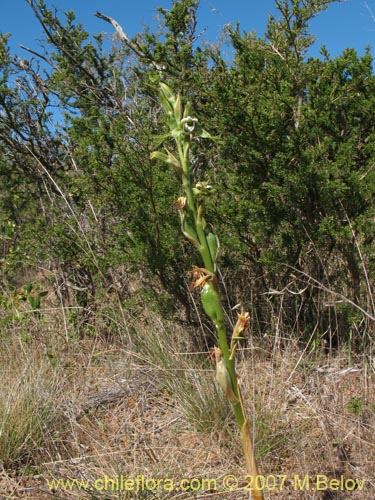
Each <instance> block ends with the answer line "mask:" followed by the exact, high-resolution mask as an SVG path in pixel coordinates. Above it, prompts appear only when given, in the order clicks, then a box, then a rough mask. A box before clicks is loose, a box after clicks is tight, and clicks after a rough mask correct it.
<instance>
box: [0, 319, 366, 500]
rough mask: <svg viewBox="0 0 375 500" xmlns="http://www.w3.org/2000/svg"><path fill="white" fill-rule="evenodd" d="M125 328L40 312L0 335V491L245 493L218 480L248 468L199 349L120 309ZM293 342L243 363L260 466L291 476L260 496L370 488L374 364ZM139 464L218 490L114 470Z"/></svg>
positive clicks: (37, 495)
mask: <svg viewBox="0 0 375 500" xmlns="http://www.w3.org/2000/svg"><path fill="white" fill-rule="evenodd" d="M48 325H49V326H48ZM127 327H129V329H130V330H131V331H132V332H133V333H132V344H131V346H129V347H128V348H127V347H126V345H125V343H124V342H123V341H121V342H118V344H116V342H112V341H111V343H108V342H106V341H105V340H103V339H102V338H98V337H93V338H90V339H84V340H79V339H75V340H70V341H69V342H64V341H63V339H64V336H63V335H62V334H61V332H58V331H56V332H55V333H54V334H53V335H51V328H50V323H49V322H48V321H46V320H45V321H44V323H43V322H41V323H40V324H39V330H38V332H37V333H38V334H37V335H34V338H35V337H37V340H35V341H28V342H24V341H23V340H22V339H21V337H22V335H20V336H16V335H12V336H10V337H3V338H2V339H1V340H0V343H1V348H0V352H1V358H2V359H1V369H0V370H1V376H2V386H1V390H0V401H1V407H0V428H1V430H2V434H1V436H0V454H1V455H0V464H1V468H0V498H1V499H10V498H25V499H36V500H46V499H52V498H54V499H56V498H58V499H64V500H71V499H72V500H73V499H75V500H78V499H80V500H86V499H87V500H96V499H103V500H104V499H105V500H112V499H113V500H114V499H127V500H129V499H136V498H137V499H143V498H144V499H179V500H185V499H192V498H209V499H211V498H216V499H226V500H227V499H232V498H233V499H240V500H241V499H242V498H243V499H245V498H248V492H246V491H236V492H234V493H228V492H225V491H224V490H223V489H222V488H221V486H220V485H221V480H222V479H223V478H224V477H225V476H226V475H228V474H233V475H234V476H236V477H238V478H242V477H243V474H244V467H243V464H242V458H241V456H242V455H241V449H240V444H239V443H240V441H239V436H238V434H237V432H238V431H237V429H236V427H235V426H234V425H233V421H232V417H231V413H230V408H229V407H228V405H227V402H226V401H225V399H224V398H223V397H222V396H221V394H220V392H218V391H217V388H216V386H215V381H214V376H213V372H212V367H211V366H210V364H209V361H208V359H207V358H208V356H207V354H205V355H203V354H197V353H193V352H191V349H190V348H189V343H188V341H187V335H186V333H185V332H184V331H183V330H181V329H179V328H178V327H176V325H168V326H165V325H162V324H161V322H157V321H155V320H153V321H152V323H151V322H150V321H148V319H147V318H143V321H142V322H140V321H137V320H136V319H135V318H134V319H133V323H132V320H131V318H130V319H129V318H128V323H127ZM47 339H48V340H47ZM271 340H272V339H271ZM271 343H272V342H271ZM51 353H52V354H53V355H51ZM301 354H302V353H301V351H300V348H299V347H298V345H297V344H296V343H292V342H289V344H287V346H286V348H285V349H284V351H283V352H278V351H275V350H273V349H272V346H271V348H269V347H268V348H266V347H265V346H264V345H260V344H259V345H256V346H255V347H252V348H251V349H248V350H245V351H244V352H243V356H242V360H241V361H240V363H239V370H240V378H241V386H242V391H243V394H244V395H245V404H246V406H247V407H248V410H249V415H251V416H252V417H253V421H252V429H253V432H254V437H255V443H256V451H257V455H258V461H259V468H260V470H261V473H262V474H264V475H265V476H266V477H267V476H268V477H271V476H272V475H280V474H285V475H286V476H287V480H286V482H285V484H284V488H283V491H280V489H279V488H278V487H276V488H275V489H274V491H268V492H267V491H266V493H265V497H266V498H267V499H274V498H277V499H293V500H301V499H306V500H307V499H308V500H329V499H337V500H347V499H349V498H350V499H352V498H353V499H361V500H370V499H371V500H372V499H373V498H374V493H375V489H374V481H375V477H374V476H375V473H374V470H375V467H374V465H375V464H374V444H375V438H374V433H373V429H374V425H375V405H374V402H375V385H374V371H373V367H372V366H371V365H370V364H368V363H367V359H366V358H365V357H363V358H359V359H357V360H355V361H353V360H352V364H351V365H350V366H348V359H347V356H346V355H345V353H340V352H338V353H336V355H335V356H334V357H327V356H326V355H324V354H323V353H319V352H316V351H315V352H314V353H312V354H308V353H304V354H303V355H301ZM348 368H351V370H347V369H348ZM141 475H143V476H144V477H145V478H154V479H157V478H170V479H172V478H173V479H174V480H175V481H179V480H181V479H182V478H190V479H191V478H201V479H202V478H210V479H216V480H217V485H218V490H217V491H214V490H213V489H211V490H209V491H193V490H194V488H193V489H192V490H190V491H188V492H182V491H179V492H176V491H161V490H160V489H159V490H157V489H155V490H154V491H138V492H134V491H132V492H130V491H120V486H121V485H120V483H117V484H116V483H115V482H111V481H110V480H111V479H112V480H116V478H117V479H118V480H119V478H120V477H121V476H123V477H128V478H134V479H136V478H137V476H139V477H140V476H141ZM296 475H299V476H300V478H301V479H302V478H303V477H305V476H306V475H309V476H310V481H311V482H310V486H311V488H312V487H314V481H315V478H316V476H317V475H325V476H327V477H328V478H329V479H334V478H338V479H340V477H341V476H343V477H344V478H353V479H358V480H365V481H366V485H365V488H364V490H363V491H359V490H358V489H357V490H355V491H353V492H351V491H340V490H339V491H328V490H327V491H324V490H323V491H315V490H312V489H310V491H306V490H305V491H296V490H295V488H294V485H293V481H294V478H295V476H296ZM106 478H107V479H106ZM52 479H55V480H58V479H63V480H66V479H72V480H73V479H75V480H82V481H92V483H90V484H91V487H92V484H93V482H94V481H95V480H98V479H99V480H102V481H105V480H107V489H106V490H105V489H103V488H102V489H101V490H100V488H96V489H91V490H89V489H86V490H84V489H81V490H79V488H78V487H77V485H75V486H74V487H73V488H72V489H71V491H69V490H65V491H63V490H62V489H61V488H60V489H58V491H55V492H53V491H51V490H49V488H48V483H47V480H49V481H51V480H52ZM98 484H99V486H103V485H104V483H103V482H102V483H100V482H99V483H98ZM98 484H97V485H98ZM240 484H242V485H244V484H246V483H244V482H242V483H241V482H240ZM270 484H271V483H270ZM81 486H84V483H82V484H81Z"/></svg>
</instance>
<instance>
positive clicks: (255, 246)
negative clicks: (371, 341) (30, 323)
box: [0, 0, 375, 341]
mask: <svg viewBox="0 0 375 500" xmlns="http://www.w3.org/2000/svg"><path fill="white" fill-rule="evenodd" d="M27 2H28V3H29V5H30V8H31V9H32V11H33V13H34V15H35V16H36V17H37V18H38V20H39V21H40V23H41V25H42V27H43V30H44V33H45V42H44V43H43V46H42V50H41V51H40V53H37V52H33V53H30V55H29V59H21V58H19V57H17V58H15V59H14V60H12V59H11V57H10V55H9V51H8V48H7V37H6V36H4V35H3V36H2V37H1V41H0V109H1V112H0V132H1V136H2V140H1V142H0V152H1V159H0V177H1V180H2V184H1V185H2V188H1V191H0V208H1V219H0V225H1V227H2V228H3V231H2V233H1V245H2V254H1V259H2V260H1V266H2V267H1V272H2V276H3V281H4V283H6V284H7V283H8V285H9V286H10V285H14V284H16V282H17V280H18V279H19V277H20V274H21V273H20V271H21V268H22V267H24V268H28V269H30V268H34V269H35V270H36V269H38V268H40V267H44V268H46V267H48V268H49V269H51V270H52V271H53V272H54V273H55V276H57V283H58V287H59V291H60V292H61V294H62V297H63V299H64V300H65V302H66V303H67V304H72V305H74V304H78V305H79V306H80V307H82V308H83V310H85V311H86V314H89V315H90V314H91V315H92V314H94V313H95V304H96V301H97V300H98V297H99V296H102V293H104V294H105V293H106V291H107V290H109V289H116V290H117V293H118V295H119V297H120V300H121V301H124V300H126V299H128V298H129V297H130V296H131V294H132V292H131V290H130V289H129V287H128V283H129V276H134V275H136V276H137V277H140V280H141V288H142V287H143V288H145V289H147V301H150V300H152V301H154V303H155V304H157V303H158V302H159V303H160V307H163V308H164V306H165V304H166V303H168V304H170V303H171V302H170V301H168V299H172V302H174V304H175V311H174V312H173V311H171V310H170V309H169V310H168V312H169V313H170V314H176V313H178V314H180V311H182V312H184V316H185V318H187V319H188V320H189V321H193V320H194V317H195V313H194V310H195V309H194V307H192V306H193V303H192V301H191V297H190V293H189V290H188V287H187V286H186V284H185V283H184V280H181V276H183V275H184V273H185V272H186V270H187V269H189V268H190V267H191V262H190V259H191V257H190V256H189V255H188V253H187V252H185V246H184V243H183V242H182V241H181V239H180V235H179V221H178V215H177V211H176V209H175V206H174V200H175V199H176V198H177V197H178V195H179V189H180V187H179V183H178V179H177V176H175V175H173V173H171V171H170V169H169V168H168V166H165V165H164V164H163V162H162V161H158V162H151V160H150V152H151V151H153V150H155V149H157V147H158V146H159V144H160V143H161V142H162V141H163V140H164V139H165V133H166V129H165V125H164V123H163V120H162V118H161V110H160V107H159V104H158V102H157V89H158V85H159V82H160V80H162V81H166V82H167V83H168V85H169V86H170V87H171V88H172V89H173V91H174V92H176V93H177V92H180V93H181V94H182V95H183V96H184V97H186V99H189V100H191V101H192V103H193V113H194V115H195V116H199V118H200V122H202V126H203V128H204V129H206V130H208V131H209V132H210V133H211V134H212V136H215V137H217V139H216V140H208V141H207V140H206V141H197V143H196V144H195V145H194V147H193V148H192V151H191V162H192V164H193V167H194V172H195V173H196V176H197V177H198V178H200V179H201V180H202V182H212V183H214V184H215V185H217V186H219V189H218V190H217V192H216V193H214V194H213V195H212V196H211V197H210V200H209V202H208V203H207V207H206V210H207V212H212V215H213V216H212V217H210V219H212V220H215V221H218V222H217V225H218V227H217V228H215V229H217V231H220V234H221V235H222V236H221V253H222V254H221V261H220V266H221V271H222V273H223V275H224V276H228V277H226V278H225V279H226V286H227V288H228V290H229V291H230V292H231V293H230V295H232V296H233V297H239V296H241V297H243V296H244V294H245V299H246V300H247V301H248V302H250V303H251V307H252V318H253V325H252V326H253V328H254V329H256V331H257V332H267V331H269V328H270V325H272V324H273V321H275V318H276V317H278V316H279V314H282V316H283V322H284V325H285V326H286V327H289V329H290V333H291V334H298V335H300V333H301V332H304V333H305V334H306V335H307V336H309V335H310V334H311V333H312V332H315V334H316V335H317V336H318V337H319V338H320V337H323V336H324V335H325V334H327V335H328V337H329V338H330V340H331V341H332V338H333V337H334V336H336V337H337V338H344V339H346V340H347V339H348V331H350V332H356V336H357V337H356V338H357V339H362V338H365V337H363V336H364V335H365V334H369V333H370V332H371V331H372V328H373V325H372V322H373V319H372V318H373V317H374V312H375V308H374V305H373V299H372V287H373V279H374V273H375V268H374V251H373V240H374V224H373V218H374V208H373V207H374V203H373V192H374V175H375V174H374V169H373V162H374V153H375V151H374V146H373V144H374V143H375V142H374V130H375V123H374V113H373V108H374V98H375V95H374V88H375V87H374V76H373V71H372V57H371V55H370V52H369V51H367V52H366V53H365V54H364V55H363V56H362V57H360V56H359V55H358V54H357V53H356V51H355V50H353V49H347V50H345V51H344V52H343V54H342V55H340V56H338V57H335V58H332V57H331V56H330V55H329V53H328V52H327V50H326V49H325V48H324V47H323V48H322V50H321V56H320V57H319V58H308V49H309V47H310V46H311V44H312V43H313V41H314V39H313V37H312V35H311V34H310V33H309V29H308V26H309V22H310V20H311V19H312V18H314V17H315V16H317V15H318V14H319V13H320V12H321V11H322V10H324V9H325V8H327V7H328V6H329V4H330V3H331V2H330V1H327V0H308V1H300V0H278V1H277V2H276V5H277V7H278V10H279V13H280V15H279V16H278V18H277V19H276V18H272V17H270V19H269V22H268V28H267V30H266V33H265V35H264V36H263V37H259V36H258V35H256V34H254V33H246V32H245V31H242V30H241V29H240V27H239V26H235V27H232V28H230V29H229V30H228V33H227V35H228V43H229V44H231V46H232V48H233V60H232V61H230V62H228V61H226V60H225V59H224V57H223V55H222V54H221V52H220V48H219V47H218V46H217V45H216V46H215V45H213V46H211V47H210V48H208V47H206V48H204V47H203V46H202V44H200V43H199V35H197V33H196V25H197V15H198V13H199V10H198V3H199V2H197V1H196V0H179V1H177V0H176V1H174V2H173V5H172V8H171V9H170V10H166V9H162V8H160V9H159V14H160V17H161V20H162V28H161V31H160V32H159V33H152V32H150V30H149V29H148V28H147V29H145V30H144V31H143V32H142V33H139V34H138V35H137V36H135V37H134V38H133V39H132V40H129V39H126V40H125V41H124V40H122V39H120V40H119V41H118V43H114V44H113V46H112V47H111V48H110V49H107V48H106V47H107V44H106V43H105V38H104V36H103V35H95V36H91V35H90V34H89V33H88V32H87V31H86V30H85V29H84V27H83V26H82V25H81V24H80V23H78V22H77V21H76V19H75V15H74V13H72V12H69V13H67V14H66V15H65V19H64V20H62V19H63V16H60V14H59V13H57V12H53V11H52V10H49V9H48V8H47V6H46V4H45V3H44V1H43V0H38V1H36V0H27ZM155 136H159V137H160V140H159V144H155ZM228 270H230V271H231V272H230V273H229V274H227V273H226V271H228ZM137 279H138V278H137ZM150 291H151V292H152V297H153V298H152V299H150ZM337 297H339V298H340V300H344V299H345V300H346V302H347V303H346V309H345V307H342V308H340V307H337V305H336V299H337ZM166 299H167V300H166ZM168 307H169V306H168ZM167 309H168V308H167ZM164 312H165V308H164ZM182 316H183V315H182V313H181V317H182ZM86 319H87V318H86ZM87 320H89V319H87ZM327 332H328V333H327ZM359 334H360V335H359ZM350 338H352V337H350Z"/></svg>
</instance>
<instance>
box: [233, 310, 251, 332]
mask: <svg viewBox="0 0 375 500" xmlns="http://www.w3.org/2000/svg"><path fill="white" fill-rule="evenodd" d="M249 324H250V314H249V313H248V312H245V311H244V308H243V306H241V312H239V313H237V323H236V325H235V327H234V330H233V337H241V336H242V334H243V333H244V332H246V330H247V329H248V328H249Z"/></svg>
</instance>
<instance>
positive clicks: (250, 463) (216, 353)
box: [151, 83, 263, 500]
mask: <svg viewBox="0 0 375 500" xmlns="http://www.w3.org/2000/svg"><path fill="white" fill-rule="evenodd" d="M159 99H160V102H161V105H162V107H163V109H164V112H165V114H166V116H167V123H168V127H169V133H168V134H167V135H166V136H164V137H163V138H165V139H166V138H170V137H172V138H173V139H174V142H175V145H176V150H177V153H173V152H171V151H169V150H168V149H167V148H165V149H164V151H155V152H153V153H152V154H151V159H155V160H161V161H163V162H165V163H167V164H169V165H170V166H171V167H172V168H173V169H174V170H175V172H176V173H177V175H178V176H179V177H180V179H181V182H182V186H183V189H184V196H182V197H180V198H178V200H177V207H178V211H179V215H180V221H181V230H182V233H183V234H184V236H185V237H186V238H187V239H188V240H189V241H190V242H191V243H192V245H194V247H195V248H196V249H197V251H198V252H199V254H200V256H201V260H202V262H201V266H200V267H198V266H196V267H194V268H193V270H192V276H193V284H192V287H193V288H195V289H199V290H200V296H201V301H202V306H203V309H204V311H205V313H206V314H207V315H208V317H209V318H210V319H211V320H212V322H213V323H214V325H215V329H216V332H217V340H218V345H217V346H216V347H215V348H214V349H213V360H214V362H215V364H216V380H217V382H218V384H219V385H220V386H221V388H222V389H223V391H224V393H225V395H226V397H227V398H228V400H229V402H230V404H231V406H232V408H233V411H234V415H235V418H236V421H237V424H238V426H239V428H240V432H241V443H242V448H243V452H244V456H245V461H246V465H247V469H248V472H249V474H250V475H251V476H252V477H253V478H254V481H253V484H254V489H253V490H252V496H253V499H254V500H263V493H262V490H261V489H260V488H257V486H256V483H257V481H256V480H255V479H256V476H257V475H258V472H257V466H256V461H255V456H254V450H253V444H252V439H251V434H250V427H249V420H248V418H247V416H246V413H245V408H244V404H243V398H242V395H241V390H240V384H239V380H238V377H237V374H236V369H235V354H236V348H237V345H238V342H239V341H240V340H241V339H243V338H244V334H245V333H246V330H247V329H248V326H249V313H248V312H245V311H244V309H243V307H241V310H240V312H239V313H238V318H237V323H236V325H235V327H234V330H233V333H232V336H231V340H230V342H229V343H228V340H227V332H226V327H225V321H224V309H223V303H222V299H221V295H220V289H219V282H218V277H217V260H218V256H219V250H220V244H219V238H218V236H217V234H216V233H215V231H214V230H213V229H212V227H211V226H210V225H208V224H207V222H206V220H205V200H206V199H207V198H208V197H209V196H210V195H212V194H213V193H214V191H215V189H214V187H213V186H212V185H211V184H209V183H208V182H206V181H200V182H196V183H194V179H193V174H192V168H191V164H190V159H189V152H190V147H191V143H192V141H193V138H194V136H199V137H203V138H210V137H211V136H210V134H208V133H207V132H205V131H204V130H201V129H200V127H199V123H198V119H197V118H196V117H194V116H192V108H191V104H190V103H187V104H186V105H185V107H184V108H183V105H182V100H181V95H180V94H178V95H175V94H174V93H173V92H172V90H171V89H170V88H169V87H168V86H167V85H166V84H165V83H160V92H159Z"/></svg>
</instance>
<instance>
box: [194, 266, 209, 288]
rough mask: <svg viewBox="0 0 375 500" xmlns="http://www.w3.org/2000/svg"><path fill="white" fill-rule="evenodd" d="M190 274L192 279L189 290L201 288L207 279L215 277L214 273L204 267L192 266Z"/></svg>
mask: <svg viewBox="0 0 375 500" xmlns="http://www.w3.org/2000/svg"><path fill="white" fill-rule="evenodd" d="M190 274H191V277H192V279H193V281H192V284H191V285H190V290H194V289H195V288H203V287H204V285H205V284H206V283H207V282H208V281H212V280H214V279H215V275H214V274H213V273H211V272H210V271H209V270H208V269H205V268H204V267H198V266H194V267H193V270H192V271H191V273H190Z"/></svg>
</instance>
